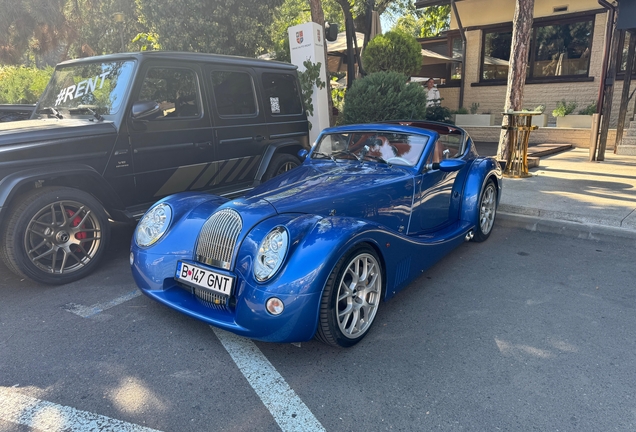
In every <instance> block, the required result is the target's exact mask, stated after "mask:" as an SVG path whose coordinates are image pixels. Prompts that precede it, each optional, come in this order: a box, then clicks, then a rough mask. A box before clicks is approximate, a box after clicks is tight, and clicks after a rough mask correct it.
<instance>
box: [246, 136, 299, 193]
mask: <svg viewBox="0 0 636 432" xmlns="http://www.w3.org/2000/svg"><path fill="white" fill-rule="evenodd" d="M305 147H306V146H304V145H303V144H302V142H301V141H299V140H295V139H286V140H281V141H275V142H273V143H271V144H270V145H269V146H267V149H265V153H263V158H262V159H261V164H260V165H259V167H258V171H257V172H256V178H255V183H256V184H260V183H261V181H262V179H263V176H264V175H265V171H267V167H268V166H269V163H270V162H271V161H272V158H273V157H274V155H275V154H276V153H288V154H290V155H293V156H296V157H298V155H297V153H298V150H300V149H302V148H305Z"/></svg>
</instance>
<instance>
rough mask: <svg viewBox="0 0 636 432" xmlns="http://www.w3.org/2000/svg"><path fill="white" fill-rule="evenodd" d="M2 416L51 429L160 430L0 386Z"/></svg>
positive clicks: (73, 431)
mask: <svg viewBox="0 0 636 432" xmlns="http://www.w3.org/2000/svg"><path fill="white" fill-rule="evenodd" d="M0 419H2V420H5V421H8V422H11V423H16V424H20V425H24V426H28V427H31V428H34V429H40V430H46V431H52V432H55V431H64V432H86V431H100V432H158V431H157V430H156V429H150V428H147V427H144V426H139V425H136V424H133V423H126V422H124V421H121V420H116V419H113V418H110V417H106V416H102V415H99V414H93V413H91V412H87V411H80V410H77V409H75V408H71V407H67V406H63V405H58V404H55V403H52V402H47V401H43V400H40V399H36V398H32V397H30V396H25V395H23V394H20V393H18V392H16V391H15V390H14V389H13V388H9V387H0Z"/></svg>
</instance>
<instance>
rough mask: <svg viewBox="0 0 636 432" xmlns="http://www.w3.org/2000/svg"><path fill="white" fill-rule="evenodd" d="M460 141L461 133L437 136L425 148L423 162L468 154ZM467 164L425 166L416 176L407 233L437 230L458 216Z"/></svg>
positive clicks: (430, 162) (462, 138)
mask: <svg viewBox="0 0 636 432" xmlns="http://www.w3.org/2000/svg"><path fill="white" fill-rule="evenodd" d="M462 143H464V137H463V136H456V137H455V136H440V137H439V139H437V140H436V141H435V143H434V144H433V145H431V148H430V149H428V152H429V153H428V155H427V162H426V164H427V165H430V164H432V163H435V162H440V161H441V160H443V159H445V158H458V159H464V158H467V157H468V155H467V154H466V152H465V151H464V149H465V145H462ZM464 144H465V143H464ZM469 167H470V164H466V165H465V166H464V167H463V168H462V169H460V170H458V171H453V172H443V171H440V170H438V169H427V168H424V170H423V171H422V172H421V173H420V174H419V175H418V176H417V177H416V193H415V196H414V199H413V213H412V219H411V224H410V228H409V234H419V233H427V232H431V231H436V230H439V229H441V228H444V227H445V226H448V225H450V224H452V223H453V222H455V221H456V220H457V218H458V217H459V208H460V201H461V196H462V189H463V183H464V179H465V178H466V174H467V173H468V169H469Z"/></svg>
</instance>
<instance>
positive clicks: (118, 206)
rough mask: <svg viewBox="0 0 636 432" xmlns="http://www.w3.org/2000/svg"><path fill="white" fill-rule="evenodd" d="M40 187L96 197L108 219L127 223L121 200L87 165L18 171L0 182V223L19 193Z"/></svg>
mask: <svg viewBox="0 0 636 432" xmlns="http://www.w3.org/2000/svg"><path fill="white" fill-rule="evenodd" d="M43 186H64V187H70V188H74V189H79V190H82V191H84V192H86V193H88V194H90V195H92V196H93V197H95V198H96V199H97V200H98V201H99V202H100V203H101V204H102V206H103V207H104V210H106V213H107V214H108V215H109V216H110V217H111V218H114V219H117V220H126V217H125V215H124V205H123V203H122V202H121V199H120V198H119V196H118V195H117V193H116V192H115V191H114V190H113V188H112V187H111V186H110V185H109V184H108V183H107V182H106V180H104V178H103V177H102V176H101V175H100V174H99V173H98V172H97V171H95V169H93V168H92V167H90V166H87V165H70V166H52V167H46V168H37V169H28V170H23V171H18V172H15V173H12V174H10V175H8V176H6V177H5V178H3V179H2V180H0V210H1V211H0V222H2V220H4V219H5V218H6V215H7V211H8V209H9V208H10V207H11V206H12V205H13V204H14V203H15V202H16V199H18V198H19V196H20V194H21V193H25V192H27V191H30V190H32V189H36V188H38V187H43Z"/></svg>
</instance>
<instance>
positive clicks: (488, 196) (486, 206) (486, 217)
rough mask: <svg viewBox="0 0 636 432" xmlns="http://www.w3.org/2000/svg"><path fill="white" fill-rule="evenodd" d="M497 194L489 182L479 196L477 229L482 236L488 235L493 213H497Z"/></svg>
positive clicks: (493, 216)
mask: <svg viewBox="0 0 636 432" xmlns="http://www.w3.org/2000/svg"><path fill="white" fill-rule="evenodd" d="M496 200H497V192H496V191H495V185H494V184H493V183H492V182H490V183H488V184H487V185H486V189H484V192H483V194H482V196H481V202H480V203H479V227H480V228H481V232H482V233H483V234H484V235H488V233H490V230H491V229H492V226H493V224H494V223H495V212H496V211H497V202H496Z"/></svg>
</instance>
